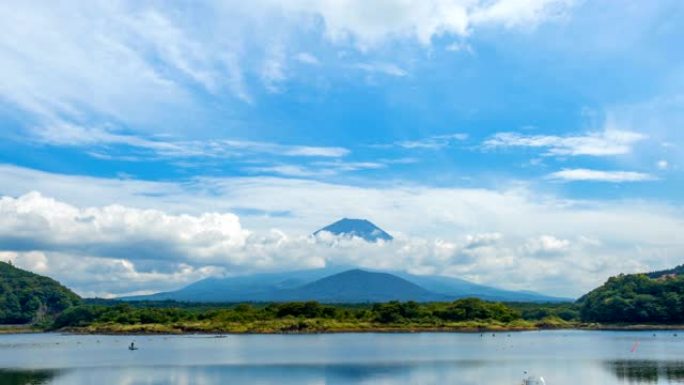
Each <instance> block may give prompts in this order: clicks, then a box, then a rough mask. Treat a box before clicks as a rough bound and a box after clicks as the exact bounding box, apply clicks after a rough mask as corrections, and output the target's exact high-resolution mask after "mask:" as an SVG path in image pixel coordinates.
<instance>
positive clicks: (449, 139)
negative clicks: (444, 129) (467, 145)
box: [394, 132, 468, 150]
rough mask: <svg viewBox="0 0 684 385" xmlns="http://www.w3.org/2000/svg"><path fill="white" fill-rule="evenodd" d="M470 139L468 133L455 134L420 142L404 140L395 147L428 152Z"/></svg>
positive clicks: (428, 138)
mask: <svg viewBox="0 0 684 385" xmlns="http://www.w3.org/2000/svg"><path fill="white" fill-rule="evenodd" d="M467 139H468V134H466V133H462V132H459V133H455V134H447V135H433V136H429V137H427V138H423V139H418V140H403V141H398V142H395V143H394V145H395V146H397V147H401V148H405V149H409V150H411V149H426V150H439V149H442V148H445V147H449V146H451V145H452V144H454V143H457V142H463V141H465V140H467Z"/></svg>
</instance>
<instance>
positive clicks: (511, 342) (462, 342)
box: [0, 331, 684, 385]
mask: <svg viewBox="0 0 684 385" xmlns="http://www.w3.org/2000/svg"><path fill="white" fill-rule="evenodd" d="M654 333H655V336H654ZM677 333H678V334H679V336H678V335H677ZM131 341H135V343H136V345H137V346H139V350H137V351H129V350H128V349H127V346H128V344H130V342H131ZM525 371H528V372H530V373H533V374H537V375H542V376H544V378H545V379H546V382H547V384H548V385H570V384H572V385H576V384H583V385H610V384H684V332H673V331H658V332H625V331H620V332H609V331H534V332H519V333H496V334H494V335H492V333H485V334H483V335H480V334H479V333H476V334H468V333H415V334H380V333H368V334H353V333H350V334H314V335H228V336H225V337H222V338H216V337H215V336H199V335H185V336H102V335H88V336H84V335H61V334H23V335H20V334H15V335H0V384H2V385H27V384H32V385H33V384H50V385H53V384H54V385H57V384H60V385H62V384H64V385H67V384H68V385H90V384H98V385H108V384H112V385H143V384H144V385H152V384H154V385H157V384H159V385H162V384H172V385H193V384H199V385H220V384H299V385H306V384H317V385H321V384H387V385H390V384H420V385H425V384H459V385H489V384H493V385H507V384H511V385H515V384H519V383H520V381H521V379H522V376H523V372H525Z"/></svg>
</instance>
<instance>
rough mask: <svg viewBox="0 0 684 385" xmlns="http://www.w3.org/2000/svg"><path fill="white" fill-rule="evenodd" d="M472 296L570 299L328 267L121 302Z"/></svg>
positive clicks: (216, 281) (206, 283) (217, 281)
mask: <svg viewBox="0 0 684 385" xmlns="http://www.w3.org/2000/svg"><path fill="white" fill-rule="evenodd" d="M465 297H477V298H481V299H484V300H490V301H504V302H565V301H572V299H569V298H558V297H551V296H545V295H542V294H537V293H532V292H517V291H508V290H503V289H497V288H493V287H489V286H484V285H478V284H474V283H471V282H468V281H464V280H460V279H457V278H451V277H444V276H418V275H412V274H408V273H403V272H391V273H390V272H381V271H369V270H361V269H357V268H346V267H339V266H338V267H331V268H324V269H312V270H301V271H295V272H289V273H270V274H255V275H248V276H238V277H225V278H207V279H204V280H201V281H198V282H195V283H193V284H190V285H188V286H186V287H184V288H182V289H180V290H177V291H172V292H164V293H157V294H151V295H144V296H135V297H124V298H121V299H123V300H133V301H142V300H149V301H163V300H175V301H187V302H288V301H309V300H310V301H319V302H324V303H365V302H386V301H391V300H400V301H409V300H412V301H417V302H431V301H451V300H455V299H458V298H465Z"/></svg>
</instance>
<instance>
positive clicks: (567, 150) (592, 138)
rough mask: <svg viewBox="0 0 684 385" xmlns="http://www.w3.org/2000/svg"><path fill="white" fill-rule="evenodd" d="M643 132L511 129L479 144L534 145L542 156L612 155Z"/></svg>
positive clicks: (640, 137)
mask: <svg viewBox="0 0 684 385" xmlns="http://www.w3.org/2000/svg"><path fill="white" fill-rule="evenodd" d="M646 138H647V136H646V135H644V134H641V133H638V132H632V131H620V130H605V131H600V132H590V133H587V134H583V135H569V136H557V135H525V134H520V133H515V132H502V133H498V134H495V135H494V136H492V137H491V138H489V139H487V140H485V141H484V143H483V145H482V146H483V148H484V149H487V150H492V149H501V148H537V149H542V150H545V152H544V155H546V156H581V155H586V156H614V155H624V154H629V153H630V152H631V151H632V149H633V146H634V145H635V144H636V143H638V142H640V141H642V140H645V139H646Z"/></svg>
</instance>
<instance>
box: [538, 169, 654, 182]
mask: <svg viewBox="0 0 684 385" xmlns="http://www.w3.org/2000/svg"><path fill="white" fill-rule="evenodd" d="M547 178H549V179H553V180H559V181H565V182H611V183H626V182H648V181H653V180H657V178H656V177H654V176H653V175H650V174H646V173H642V172H634V171H604V170H590V169H585V168H576V169H565V170H561V171H556V172H554V173H552V174H549V175H548V176H547Z"/></svg>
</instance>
